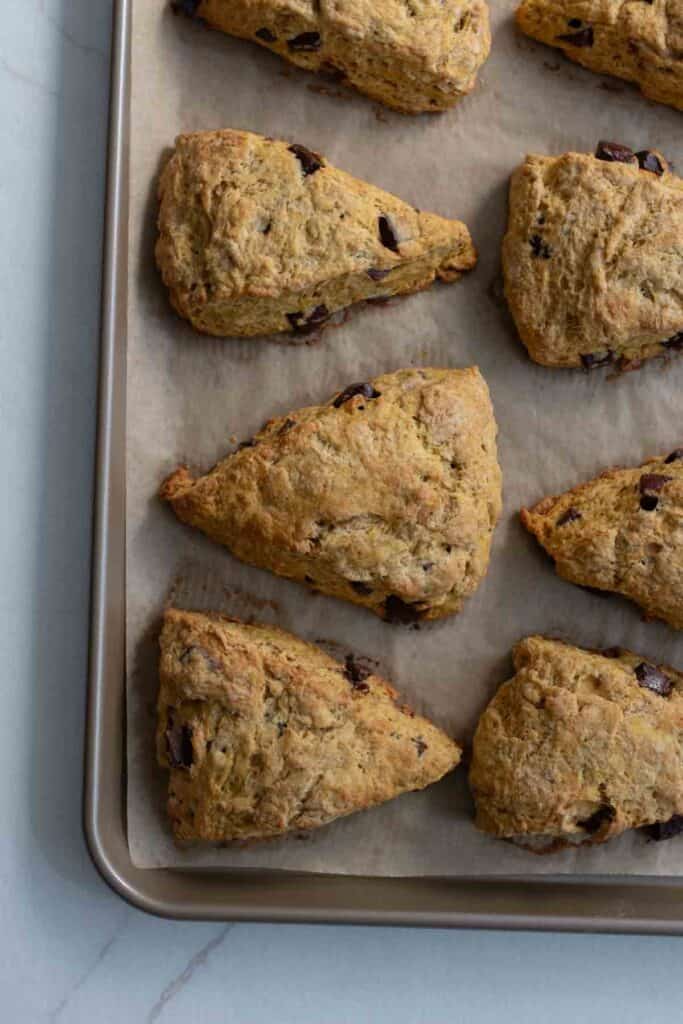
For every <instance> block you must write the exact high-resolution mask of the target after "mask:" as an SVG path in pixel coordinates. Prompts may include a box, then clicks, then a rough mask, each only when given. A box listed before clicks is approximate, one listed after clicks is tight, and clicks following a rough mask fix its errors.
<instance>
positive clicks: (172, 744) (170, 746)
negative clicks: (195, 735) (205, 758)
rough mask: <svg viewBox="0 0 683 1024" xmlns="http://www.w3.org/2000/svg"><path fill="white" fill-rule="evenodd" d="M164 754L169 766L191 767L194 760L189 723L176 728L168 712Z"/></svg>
mask: <svg viewBox="0 0 683 1024" xmlns="http://www.w3.org/2000/svg"><path fill="white" fill-rule="evenodd" d="M166 754H167V757H168V763H169V764H170V766H171V768H191V767H192V764H193V762H194V752H193V750H192V729H191V728H190V726H189V725H182V726H180V728H177V727H176V726H175V725H174V724H173V717H172V715H170V714H169V716H168V728H167V730H166Z"/></svg>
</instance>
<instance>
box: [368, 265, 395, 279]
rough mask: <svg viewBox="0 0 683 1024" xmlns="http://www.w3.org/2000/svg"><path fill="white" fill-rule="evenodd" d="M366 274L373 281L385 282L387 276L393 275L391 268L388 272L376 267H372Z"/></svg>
mask: <svg viewBox="0 0 683 1024" xmlns="http://www.w3.org/2000/svg"><path fill="white" fill-rule="evenodd" d="M365 273H366V274H367V275H368V277H369V278H370V279H371V280H372V281H383V280H384V278H385V277H386V276H387V274H390V273H391V267H389V269H388V270H377V269H375V267H370V269H369V270H366V271H365Z"/></svg>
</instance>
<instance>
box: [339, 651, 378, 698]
mask: <svg viewBox="0 0 683 1024" xmlns="http://www.w3.org/2000/svg"><path fill="white" fill-rule="evenodd" d="M344 675H345V676H346V678H347V679H348V681H349V682H350V683H351V685H352V686H353V688H354V690H358V691H359V692H360V693H369V692H370V687H369V686H368V684H367V683H366V682H365V680H366V679H367V678H368V676H370V675H372V672H371V671H370V669H369V668H367V667H366V666H365V665H363V664H362V662H360V661H356V659H355V658H354V656H353V655H352V654H347V655H346V657H345V658H344Z"/></svg>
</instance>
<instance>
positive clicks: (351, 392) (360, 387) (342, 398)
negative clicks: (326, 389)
mask: <svg viewBox="0 0 683 1024" xmlns="http://www.w3.org/2000/svg"><path fill="white" fill-rule="evenodd" d="M381 393H382V392H381V391H375V389H374V388H373V386H372V384H366V383H363V384H349V386H348V388H344V390H343V391H340V392H339V394H338V395H337V397H336V398H335V400H334V402H333V403H332V405H333V406H334V407H335V409H339V407H340V406H342V405H343V404H344V402H348V401H349V399H350V398H354V397H355V396H356V395H362V396H363V398H367V399H370V398H379V396H380V395H381Z"/></svg>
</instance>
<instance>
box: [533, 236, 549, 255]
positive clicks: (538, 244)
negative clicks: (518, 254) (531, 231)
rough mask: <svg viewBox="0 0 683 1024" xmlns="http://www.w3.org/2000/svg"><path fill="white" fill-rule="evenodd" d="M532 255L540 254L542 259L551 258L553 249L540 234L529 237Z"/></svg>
mask: <svg viewBox="0 0 683 1024" xmlns="http://www.w3.org/2000/svg"><path fill="white" fill-rule="evenodd" d="M529 245H530V246H531V255H532V256H538V257H540V258H541V259H542V260H549V259H550V257H551V256H552V249H551V248H550V246H549V245H548V243H547V242H544V241H543V239H542V238H541V236H540V235H532V236H531V238H530V239H529Z"/></svg>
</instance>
